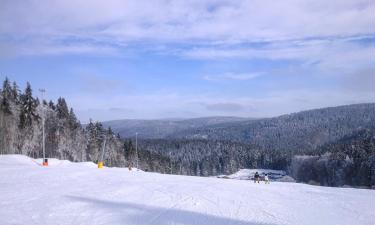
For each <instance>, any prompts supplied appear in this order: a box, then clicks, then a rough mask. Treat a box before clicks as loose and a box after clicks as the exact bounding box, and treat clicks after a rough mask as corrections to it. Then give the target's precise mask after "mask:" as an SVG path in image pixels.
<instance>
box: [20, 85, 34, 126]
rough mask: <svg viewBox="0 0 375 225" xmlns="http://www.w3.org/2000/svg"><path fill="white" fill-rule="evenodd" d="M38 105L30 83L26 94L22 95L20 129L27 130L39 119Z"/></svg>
mask: <svg viewBox="0 0 375 225" xmlns="http://www.w3.org/2000/svg"><path fill="white" fill-rule="evenodd" d="M36 107H37V103H36V100H35V99H34V98H33V93H32V89H31V86H30V84H29V82H27V86H26V89H25V93H24V94H22V95H21V113H20V127H21V128H25V127H26V126H31V125H32V122H33V119H38V116H37V114H36Z"/></svg>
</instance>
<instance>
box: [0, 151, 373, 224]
mask: <svg viewBox="0 0 375 225" xmlns="http://www.w3.org/2000/svg"><path fill="white" fill-rule="evenodd" d="M50 164H51V165H50V166H49V167H41V166H39V164H38V163H37V162H36V161H35V160H32V159H30V158H27V157H25V156H15V155H8V156H0V193H1V194H0V224H1V225H8V224H9V225H10V224H12V225H14V224H38V225H47V224H48V225H54V224H56V225H57V224H59V225H64V224H67V225H69V224H72V225H77V224H84V225H86V224H87V225H92V224H122V225H138V224H150V225H164V224H183V225H198V224H201V225H203V224H204V225H209V224H213V225H228V224H233V225H234V224H243V225H276V224H296V225H304V224H306V225H308V224H320V225H325V224H327V225H328V224H340V225H346V224H359V225H361V224H368V225H370V224H371V225H373V224H375V191H374V190H361V189H342V188H327V187H317V186H309V185H304V184H296V183H278V182H274V183H271V184H270V185H265V184H254V183H253V182H250V181H245V180H230V179H217V178H201V177H186V176H172V175H161V174H155V173H145V172H141V171H139V172H136V171H131V172H130V171H128V170H127V169H122V168H104V169H102V170H99V169H97V168H96V165H95V164H93V163H70V162H68V161H59V160H50Z"/></svg>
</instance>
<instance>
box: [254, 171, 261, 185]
mask: <svg viewBox="0 0 375 225" xmlns="http://www.w3.org/2000/svg"><path fill="white" fill-rule="evenodd" d="M259 179H260V177H259V173H258V172H255V175H254V183H256V182H258V184H259Z"/></svg>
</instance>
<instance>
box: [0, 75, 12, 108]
mask: <svg viewBox="0 0 375 225" xmlns="http://www.w3.org/2000/svg"><path fill="white" fill-rule="evenodd" d="M1 94H2V97H3V98H2V99H1V104H0V109H1V110H2V111H3V112H4V113H5V114H12V111H11V109H10V101H11V100H12V88H11V86H10V82H9V80H8V78H7V77H6V78H5V80H4V83H3V90H2V91H1Z"/></svg>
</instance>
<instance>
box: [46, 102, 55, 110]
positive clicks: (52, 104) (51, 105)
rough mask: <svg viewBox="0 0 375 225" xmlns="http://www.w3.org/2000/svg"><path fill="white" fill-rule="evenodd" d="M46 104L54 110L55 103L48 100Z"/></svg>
mask: <svg viewBox="0 0 375 225" xmlns="http://www.w3.org/2000/svg"><path fill="white" fill-rule="evenodd" d="M48 106H49V107H50V108H51V109H52V110H56V106H55V104H54V103H53V101H52V100H50V101H49V103H48Z"/></svg>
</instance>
